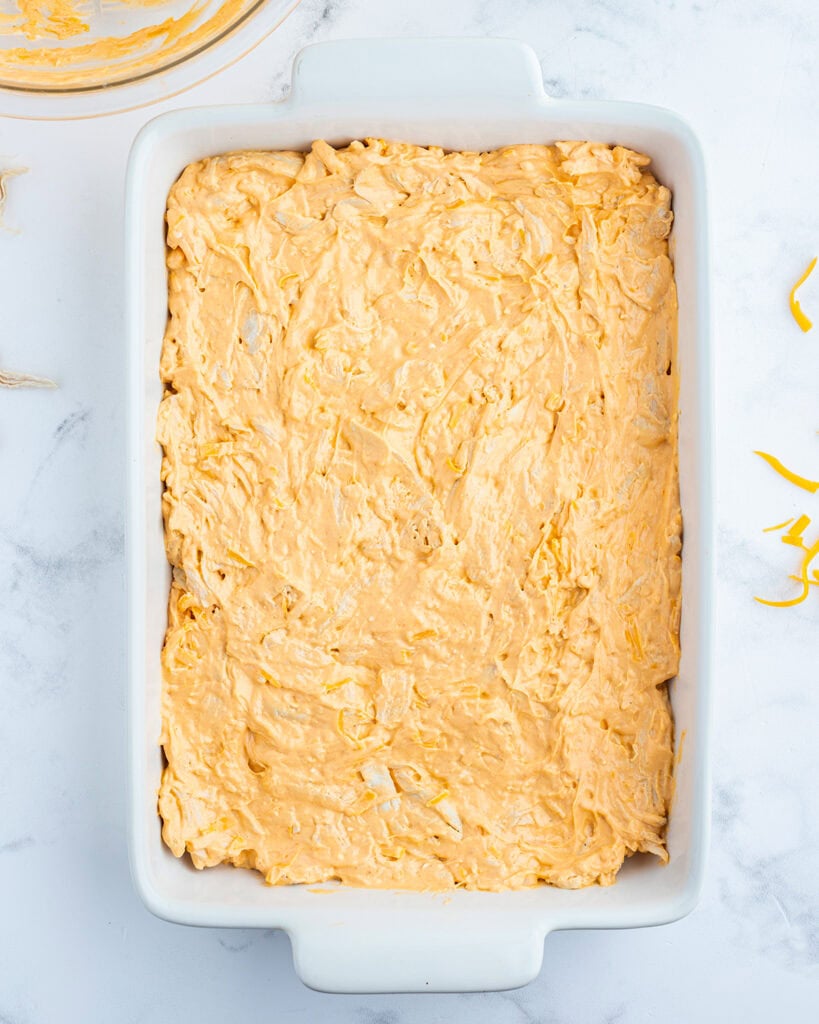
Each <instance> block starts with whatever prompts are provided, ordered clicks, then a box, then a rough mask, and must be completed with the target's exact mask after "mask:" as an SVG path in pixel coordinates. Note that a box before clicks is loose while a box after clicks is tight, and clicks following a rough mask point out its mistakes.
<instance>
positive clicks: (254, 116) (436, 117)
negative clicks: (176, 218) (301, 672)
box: [126, 39, 712, 992]
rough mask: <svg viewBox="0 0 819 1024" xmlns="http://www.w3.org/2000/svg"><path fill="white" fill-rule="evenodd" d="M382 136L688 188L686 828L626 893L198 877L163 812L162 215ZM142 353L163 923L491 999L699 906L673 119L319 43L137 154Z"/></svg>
mask: <svg viewBox="0 0 819 1024" xmlns="http://www.w3.org/2000/svg"><path fill="white" fill-rule="evenodd" d="M368 135H370V136H384V137H387V138H394V139H400V140H405V141H409V142H415V143H422V144H436V145H440V146H444V147H447V148H454V149H491V148H494V147H497V146H504V145H508V144H511V143H520V142H551V141H554V140H556V139H594V140H599V141H604V142H617V143H621V144H623V145H626V146H630V147H633V148H635V149H637V150H642V151H644V152H646V153H648V154H650V155H651V157H652V158H653V161H654V169H655V171H656V174H657V175H658V177H659V178H660V179H661V180H662V181H663V182H665V183H666V184H668V185H669V186H670V187H671V188H672V189H673V192H674V210H675V227H674V234H673V246H674V254H675V262H676V273H677V284H678V288H679V300H680V318H679V365H680V373H681V392H680V406H681V422H680V471H681V489H682V505H683V515H684V520H685V543H684V555H683V557H684V573H683V621H682V651H683V654H682V664H681V667H680V673H679V677H678V678H677V680H676V681H675V682H674V683H673V685H672V688H671V693H672V701H673V706H674V713H675V719H676V728H677V739H678V743H679V737H680V734H681V733H683V732H684V733H685V734H686V735H685V744H684V752H683V755H682V760H681V763H680V765H679V769H678V773H677V789H676V797H675V802H674V807H673V814H672V820H671V827H670V832H669V850H670V863H669V864H668V865H667V866H665V867H663V866H661V865H659V864H658V863H657V862H656V861H655V860H653V859H649V858H633V859H632V860H631V861H630V862H628V863H627V864H626V865H625V867H624V868H623V870H622V872H621V874H620V876H619V879H618V881H617V884H616V885H615V886H613V887H610V888H605V889H603V888H591V889H585V890H581V891H578V892H568V891H561V890H558V889H551V888H546V887H543V888H538V889H535V890H530V891H525V892H514V893H505V894H485V893H468V892H460V891H459V892H453V893H451V894H448V895H440V894H438V895H434V894H422V893H402V892H378V891H371V890H361V889H358V890H357V889H344V888H338V889H337V890H336V891H333V892H331V893H330V894H326V891H327V888H328V887H326V886H323V887H321V888H322V890H323V892H321V893H317V892H315V891H311V888H312V889H315V888H316V887H302V886H292V887H278V888H270V887H266V886H264V885H263V884H262V882H261V880H260V877H259V876H258V875H257V874H255V873H253V872H250V871H237V870H235V869H232V868H227V867H224V868H215V869H210V870H207V871H203V872H197V871H195V870H194V869H193V868H192V867H191V866H190V865H189V864H188V863H187V862H186V861H184V860H181V861H180V860H176V859H175V858H174V857H173V856H172V855H171V854H170V853H169V851H168V850H167V849H166V848H165V847H164V846H163V844H162V842H161V839H160V823H159V819H158V817H157V810H156V792H157V787H158V785H159V778H160V771H161V766H162V758H161V754H160V750H159V747H158V745H157V740H158V736H159V730H160V687H161V679H160V662H159V655H160V649H161V646H162V639H163V633H164V630H165V625H166V599H167V593H168V584H169V571H168V566H167V563H166V559H165V552H164V547H163V536H162V519H161V513H160V481H159V469H160V450H159V447H158V445H157V444H156V442H155V440H154V435H155V421H156V411H157V405H158V403H159V400H160V397H161V394H162V388H161V385H160V382H159V376H158V364H159V354H160V346H161V343H162V335H163V331H164V328H165V322H166V316H167V301H166V273H165V238H164V219H163V218H164V211H165V202H166V197H167V194H168V189H169V188H170V186H171V184H172V183H173V181H174V180H175V179H176V177H177V176H178V175H179V173H180V172H181V171H182V169H183V168H184V167H185V165H186V164H188V163H189V162H191V161H193V160H198V159H200V158H201V157H205V156H209V155H213V154H217V153H222V152H225V151H228V150H235V149H246V148H249V149H300V148H305V147H307V146H308V145H309V143H310V142H311V141H312V140H313V139H315V138H325V139H327V140H329V141H330V142H331V143H334V144H338V143H344V142H347V141H349V140H350V139H352V138H361V137H363V136H368ZM126 216H127V245H128V253H127V273H128V285H127V288H128V331H129V336H128V343H129V350H130V370H129V372H130V412H129V423H130V446H129V470H130V516H129V526H128V551H129V587H130V729H131V736H130V739H131V780H130V784H131V843H130V849H131V861H132V870H133V875H134V880H135V883H136V886H137V888H138V890H139V892H140V894H141V896H142V898H143V900H144V901H145V903H146V905H147V906H148V907H149V908H150V909H151V910H152V911H153V912H154V913H155V914H158V915H159V916H160V917H163V918H166V919H168V920H171V921H179V922H184V923H186V924H197V925H218V926H221V927H224V926H237V927H238V926H242V927H265V928H284V929H285V930H286V931H287V932H288V933H289V935H290V937H291V940H292V944H293V952H294V959H295V966H296V970H297V972H298V974H299V976H300V977H301V978H302V979H303V980H304V981H305V982H306V983H307V984H308V985H311V986H314V987H316V988H320V989H326V990H330V991H339V992H356V991H415V990H433V991H434V990H438V991H441V990H445V991H453V990H480V989H500V988H509V987H513V986H517V985H523V984H524V983H526V982H527V981H529V980H531V979H532V978H534V977H535V975H536V974H537V973H538V971H539V969H540V965H541V960H542V956H543V940H544V937H545V936H546V935H547V934H548V933H549V932H550V931H552V930H554V929H558V928H625V927H634V926H639V925H655V924H662V923H664V922H668V921H673V920H675V919H677V918H680V917H682V916H683V915H684V914H686V913H688V912H689V911H690V910H691V908H692V907H693V906H694V903H695V901H696V899H697V895H698V892H699V889H700V884H701V879H702V874H703V862H704V858H705V853H706V847H707V842H708V840H707V834H708V818H709V811H708V719H709V710H708V709H709V687H710V674H711V606H712V572H711V554H712V518H711V504H712V481H711V466H712V458H711V439H710V435H711V383H710V382H711V357H710V353H709V315H708V245H707V223H706V209H705V180H704V171H703V161H702V156H701V152H700V148H699V145H698V144H697V141H696V139H695V138H694V136H693V135H692V133H691V131H690V130H689V128H688V127H687V126H686V125H685V124H684V123H683V122H682V121H681V120H680V119H679V118H678V117H676V116H675V115H673V114H670V113H668V112H667V111H664V110H660V109H657V108H654V107H648V106H641V105H636V104H630V103H596V102H583V103H575V102H566V101H563V100H553V99H550V98H549V97H547V96H546V95H544V92H543V84H542V75H541V69H540V65H539V64H538V61H537V59H536V57H535V55H534V53H533V51H532V50H531V49H530V48H529V47H527V46H525V45H523V44H521V43H517V42H512V41H509V40H498V39H461V40H455V39H439V40H366V41H363V40H362V41H342V42H331V43H321V44H319V45H316V46H311V47H308V48H307V49H305V50H303V51H302V52H301V53H300V54H299V56H298V57H297V59H296V63H295V67H294V73H293V87H292V91H291V93H290V96H289V97H288V98H287V99H286V100H285V101H284V102H281V103H276V104H269V105H261V106H236V107H227V106H225V107H214V108H208V109H194V110H182V111H178V112H176V113H171V114H166V115H164V116H162V117H159V118H157V119H156V120H154V121H152V122H151V123H150V124H148V125H147V126H146V127H145V128H144V129H143V130H142V131H141V132H140V134H139V136H138V138H137V140H136V143H135V144H134V148H133V152H132V154H131V160H130V165H129V169H128V184H127V215H126Z"/></svg>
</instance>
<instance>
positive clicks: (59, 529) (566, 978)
mask: <svg viewBox="0 0 819 1024" xmlns="http://www.w3.org/2000/svg"><path fill="white" fill-rule="evenodd" d="M780 8H786V10H782V9H780ZM388 34H395V35H408V34H413V35H422V36H423V35H429V34H452V35H460V34H495V35H507V36H513V37H518V38H521V39H524V40H527V41H528V42H530V43H531V44H532V45H533V46H534V47H535V49H536V50H537V52H538V55H539V57H540V59H541V61H542V63H543V67H544V75H545V78H546V83H547V89H548V90H549V91H550V92H552V93H553V94H554V95H556V96H569V97H594V98H601V99H606V98H613V99H633V100H644V101H650V102H653V103H658V104H661V105H664V106H668V107H671V108H673V109H675V110H677V111H678V112H680V113H682V114H683V115H684V116H685V117H686V118H688V119H689V120H690V122H691V124H692V125H693V126H694V128H695V130H696V131H697V132H698V133H699V135H700V137H701V139H702V141H703V144H704V147H705V150H706V157H707V161H708V169H709V175H710V190H711V210H712V219H713V243H714V305H715V330H714V338H713V342H714V346H715V349H716V362H717V388H718V402H717V409H718V413H717V424H718V467H717V468H718V480H719V485H718V495H717V500H718V515H719V545H720V549H719V564H718V578H719V579H718V602H717V610H718V617H719V622H718V650H717V672H716V679H715V684H716V729H715V736H714V750H713V756H714V776H715V792H714V819H715V820H714V835H713V843H712V852H711V858H710V864H709V871H708V881H707V884H706V887H705V892H704V895H703V899H702V902H701V905H700V906H699V908H698V909H697V910H696V911H695V912H694V913H693V914H692V915H691V916H690V917H689V918H687V919H686V920H684V921H682V922H681V923H679V924H676V925H672V926H669V927H665V928H661V929H654V930H647V931H634V932H574V933H562V934H555V935H552V936H550V937H549V938H548V939H547V943H546V951H545V957H544V967H543V972H542V974H541V976H540V978H539V979H538V981H537V982H536V983H534V984H532V985H530V986H529V987H528V988H525V989H522V990H520V991H517V992H511V993H504V994H490V995H462V996H456V995H453V996H406V995H405V996H372V997H371V996H361V997H358V996H345V997H339V996H328V995H320V994H316V993H314V992H311V991H308V990H307V989H305V988H304V987H303V986H302V985H301V984H300V983H299V982H298V980H297V979H296V977H295V975H294V973H293V969H292V965H291V959H290V951H289V947H288V941H287V939H286V937H285V936H284V935H283V934H281V933H270V932H253V931H239V932H235V931H233V932H232V931H219V930H194V929H188V928H184V927H180V926H175V925H170V924H166V923H164V922H161V921H159V920H156V919H155V918H153V917H152V916H151V915H150V914H149V913H148V912H147V911H146V910H145V909H144V908H143V907H142V905H141V904H140V902H139V900H138V898H137V896H136V894H135V893H134V890H133V888H132V886H131V882H130V878H129V873H128V864H127V856H126V846H125V824H126V818H125V755H124V749H123V748H124V738H125V722H124V718H125V716H124V702H125V658H124V633H125V631H124V616H125V600H124V562H123V511H124V411H123V403H124V386H125V381H124V367H125V351H124V340H123V320H122V280H123V258H122V192H123V186H122V183H123V171H124V167H125V160H126V156H127V152H128V148H129V145H130V142H131V140H132V138H133V136H134V134H135V132H136V131H137V129H138V128H139V126H140V125H141V124H142V123H143V122H144V121H145V120H146V119H147V118H148V116H150V114H152V113H155V112H156V113H158V112H159V111H160V109H161V108H159V107H157V108H153V109H152V110H151V111H150V112H137V113H132V114H126V115H120V116H116V117H110V118H104V119H100V120H94V121H87V122H75V123H68V124H43V123H26V122H23V121H9V120H2V119H0V167H4V166H6V167H7V166H12V165H24V166H26V167H28V168H29V169H30V170H29V172H28V173H27V174H26V175H24V176H22V177H19V178H15V179H14V180H13V181H11V182H10V183H9V187H8V192H9V199H8V205H7V209H6V214H5V220H6V225H7V230H5V231H0V311H1V313H0V365H2V366H3V367H4V368H15V369H26V370H28V371H30V372H33V373H43V374H47V375H49V376H53V377H55V378H56V379H57V380H58V381H59V384H60V387H59V390H57V391H52V392H35V391H8V392H3V393H1V394H0V478H1V479H2V492H1V493H0V567H2V571H1V572H0V695H1V696H0V700H1V701H2V703H1V704H0V706H1V707H2V716H0V779H1V780H2V782H0V908H2V909H0V1021H2V1022H3V1024H34V1022H37V1024H40V1022H51V1021H59V1022H63V1024H64V1022H73V1021H82V1022H86V1021H96V1020H100V1021H118V1022H121V1024H126V1022H137V1021H157V1022H164V1021H168V1020H172V1019H175V1018H176V1019H180V1020H196V1021H201V1022H203V1024H205V1022H210V1021H214V1022H215V1021H224V1020H229V1021H234V1022H235V1021H239V1020H249V1019H252V1020H265V1019H270V1020H273V1021H307V1022H312V1021H320V1020H327V1021H339V1022H343V1024H354V1022H357V1024H415V1022H420V1021H444V1020H450V1019H453V1020H464V1021H469V1022H470V1024H483V1022H486V1024H488V1022H492V1024H497V1022H510V1024H512V1022H524V1021H529V1022H538V1024H546V1022H574V1021H578V1022H586V1021H603V1020H606V1021H628V1022H642V1021H662V1022H663V1024H676V1022H691V1021H697V1022H709V1021H722V1020H725V1019H727V1020H743V1021H745V1022H757V1021H759V1022H763V1021H765V1022H767V1021H769V1020H771V1019H779V1020H784V1019H787V1020H788V1021H791V1022H794V1024H801V1022H807V1021H813V1020H815V1019H816V1015H817V1012H819V1011H817V1007H819V884H817V881H816V879H817V877H819V870H818V869H819V823H818V821H819V818H818V817H817V813H816V808H817V805H816V796H815V780H816V778H817V777H819V744H817V742H816V738H815V737H816V732H817V726H818V725H819V667H818V666H819V658H818V657H817V655H818V654H819V651H817V629H816V627H817V623H819V593H812V594H811V599H810V600H809V601H807V602H806V603H804V604H803V605H801V606H800V607H798V608H795V609H791V610H788V611H779V610H775V609H766V608H762V607H761V606H759V605H755V604H754V603H753V601H752V595H753V594H754V593H765V594H775V593H776V592H777V590H778V589H779V590H780V592H781V591H782V588H783V587H785V586H786V581H785V578H784V576H785V574H786V573H787V572H788V571H793V568H794V561H793V556H792V549H791V554H789V549H787V548H783V547H782V545H780V544H779V543H778V541H777V540H776V537H775V536H774V535H771V534H768V535H763V534H762V533H761V532H760V530H761V528H762V527H764V526H767V525H768V524H770V523H775V522H777V521H779V520H782V519H785V518H787V517H788V516H791V515H795V514H798V513H801V512H805V513H807V514H808V515H810V516H816V517H819V495H813V496H812V495H810V494H807V493H805V492H800V491H798V490H796V489H794V488H791V487H789V486H788V485H787V484H786V483H785V482H784V481H780V480H779V479H778V478H777V477H775V476H774V474H773V473H772V471H770V470H768V469H767V467H765V465H764V464H763V463H762V462H761V460H758V459H757V458H756V457H755V456H754V455H753V454H752V449H754V448H765V449H767V450H769V451H774V452H777V453H779V454H780V455H781V457H782V458H783V459H787V460H788V461H789V462H790V463H792V464H793V465H794V468H797V469H800V470H801V471H802V472H804V473H806V474H808V475H810V474H811V473H812V474H813V475H814V476H819V437H817V430H818V429H819V406H818V405H817V394H818V393H819V388H817V384H818V383H819V326H817V329H816V330H815V331H813V332H812V333H810V334H804V335H803V334H802V333H800V331H799V330H798V329H797V328H796V326H795V324H794V323H793V321H792V320H791V318H790V316H789V313H788V309H787V292H788V289H789V288H790V285H791V284H792V282H793V281H794V280H795V279H796V277H797V276H798V275H799V274H800V273H801V271H802V270H803V269H804V266H805V265H806V264H807V261H808V259H809V258H810V257H811V256H812V255H814V254H815V253H816V252H817V250H819V199H818V198H817V190H816V180H817V167H819V124H818V123H817V95H819V66H818V65H817V62H816V55H817V53H819V8H817V6H816V5H815V4H814V3H813V2H812V0H790V2H789V3H787V4H783V5H777V4H774V3H772V2H771V0H746V2H744V3H741V2H739V0H725V2H719V0H702V2H700V3H697V4H688V3H684V2H682V3H681V2H677V3H673V2H671V0H655V2H653V3H652V2H648V0H622V2H620V3H616V4H615V3H612V2H607V0H541V2H538V0H508V2H495V3H492V2H487V0H411V2H407V0H328V2H324V0H304V3H303V5H302V7H301V8H300V9H299V10H298V11H297V12H296V13H295V14H294V15H293V16H291V18H290V19H289V20H288V21H287V22H286V23H285V24H284V26H283V27H282V28H281V29H280V30H279V31H278V32H277V33H276V34H275V35H274V36H272V37H271V38H270V39H268V40H267V41H266V42H265V43H263V44H262V45H261V46H260V47H259V48H258V49H257V50H256V51H255V52H254V53H253V54H251V55H250V56H249V57H247V58H245V59H244V60H243V61H242V62H240V63H239V64H238V65H236V66H234V67H233V68H232V69H230V70H229V71H227V72H224V73H223V74H221V75H219V76H217V77H216V78H214V79H212V80H211V81H210V82H208V83H206V84H204V85H203V86H201V87H199V88H198V89H195V90H193V91H192V92H190V93H188V94H186V95H185V96H183V97H181V98H179V99H178V100H176V101H171V103H170V104H169V106H170V105H183V104H184V105H191V104H198V103H210V102H222V101H230V102H242V101H255V100H262V99H264V98H269V97H277V96H279V95H280V94H281V92H282V91H283V90H284V89H285V87H286V83H287V81H288V77H289V67H290V62H291V59H292V57H293V54H294V53H295V52H296V51H297V50H298V49H299V48H300V47H301V46H302V45H304V44H305V43H307V42H310V41H314V40H317V39H324V38H332V37H341V36H352V35H365V36H374V35H388ZM0 109H2V99H0ZM817 278H819V275H817ZM803 304H804V306H805V309H806V310H809V309H810V308H812V310H813V311H814V314H815V319H816V320H817V321H819V280H817V281H814V282H812V283H811V286H810V287H809V288H806V289H805V292H804V302H803ZM817 522H819V518H818V519H817Z"/></svg>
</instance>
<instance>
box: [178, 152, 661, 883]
mask: <svg viewBox="0 0 819 1024" xmlns="http://www.w3.org/2000/svg"><path fill="white" fill-rule="evenodd" d="M647 164H648V159H647V158H646V157H644V156H641V155H638V154H636V153H634V152H631V151H629V150H627V149H623V148H619V147H617V148H610V147H607V146H604V145H592V144H589V143H585V142H566V143H559V144H557V145H555V146H549V147H546V146H539V145H521V146H512V147H510V148H507V149H503V150H500V151H497V152H492V153H484V154H477V153H445V152H444V151H442V150H440V149H435V148H430V149H424V148H420V147H417V146H412V145H404V144H399V143H387V142H383V141H379V140H367V141H366V142H354V143H352V144H351V145H350V146H349V147H348V148H347V149H343V150H335V149H333V148H331V147H330V146H329V145H327V144H326V143H324V142H320V141H319V142H316V143H315V144H314V145H313V148H312V151H311V152H310V153H309V154H306V155H305V154H299V153H260V152H259V153H252V152H246V153H233V154H229V155H226V156H221V157H218V158H214V159H209V160H204V161H202V162H200V163H196V164H193V165H191V166H190V167H188V168H187V169H186V170H185V171H184V173H183V174H182V176H181V178H180V179H179V181H178V182H177V184H176V185H175V186H174V188H173V190H172V192H171V195H170V198H169V202H168V214H167V221H168V245H169V254H168V266H169V271H170V314H171V316H170V321H169V325H168V329H167V335H166V338H165V346H164V351H163V356H162V367H161V371H162V378H163V380H164V381H165V383H166V386H167V390H166V394H165V397H164V400H163V402H162V405H161V410H160V417H159V433H158V436H159V440H160V442H161V443H162V445H163V446H164V451H165V459H164V463H163V478H164V481H165V484H166V491H165V498H164V514H165V521H166V537H167V550H168V557H169V559H170V561H171V563H172V565H173V567H174V571H173V584H172V587H171V593H170V611H169V615H170V624H169V628H168V633H167V638H166V643H165V648H164V652H163V665H164V702H163V730H162V737H161V742H162V745H163V746H164V749H165V753H166V756H167V762H168V763H167V767H166V769H165V771H164V775H163V778H162V786H161V791H160V795H159V809H160V812H161V815H162V818H163V822H164V825H163V836H164V839H165V842H166V843H167V844H168V846H169V847H170V848H171V850H172V851H173V852H174V853H175V854H176V855H178V856H179V855H182V854H183V853H184V852H185V851H188V852H189V854H190V856H191V858H192V860H193V863H194V864H195V865H196V866H197V867H205V866H208V865H214V864H218V863H220V862H223V861H227V862H230V863H232V864H235V865H239V866H245V867H252V868H256V869H258V870H259V871H260V872H262V873H263V875H264V877H265V879H266V880H267V881H268V882H270V883H277V882H318V881H320V880H325V879H331V878H337V879H341V880H342V881H344V882H346V883H350V884H355V885H365V886H378V887H383V886H396V887H403V888H412V889H416V888H448V887H453V886H463V887H467V888H475V889H506V888H513V887H523V886H531V885H534V884H536V883H537V882H539V881H545V882H548V883H551V884H554V885H559V886H566V887H572V888H574V887H579V886H583V885H588V884H591V883H594V882H599V883H601V884H609V883H611V882H613V881H614V878H615V874H616V872H617V870H618V868H619V867H620V865H621V864H622V862H623V859H624V858H625V857H626V856H628V855H629V854H631V853H633V852H635V851H650V852H652V853H655V854H657V856H659V857H660V858H662V859H665V858H666V851H665V842H664V836H665V827H666V820H667V813H668V805H669V798H670V793H671V784H672V745H673V738H672V719H671V713H670V708H669V702H668V696H667V692H666V686H665V685H664V684H665V682H666V681H667V680H668V679H669V678H670V677H672V676H673V675H674V674H675V671H676V668H677V661H678V650H679V649H678V619H679V605H680V529H681V522H680V511H679V501H678V486H677V458H676V418H677V413H676V391H677V380H676V368H675V364H674V359H675V337H676V294H675V288H674V280H673V270H672V265H671V262H670V260H669V256H668V245H667V236H668V232H669V230H670V226H671V212H670V199H671V197H670V193H669V191H668V189H666V188H665V187H663V186H661V185H659V184H658V183H657V182H656V181H655V179H654V178H653V177H652V176H651V174H650V173H648V171H647V170H646V167H647Z"/></svg>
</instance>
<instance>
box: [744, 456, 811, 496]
mask: <svg viewBox="0 0 819 1024" xmlns="http://www.w3.org/2000/svg"><path fill="white" fill-rule="evenodd" d="M754 455H758V456H759V457H760V458H761V459H764V460H765V461H766V462H767V463H768V465H769V466H770V467H771V468H772V469H775V470H776V472H777V473H779V475H780V476H783V477H784V478H785V479H786V480H788V481H789V482H790V483H792V484H795V485H796V486H797V487H801V488H802V490H803V491H810V493H811V494H816V492H817V491H819V480H808V479H807V478H806V477H804V476H799V475H798V474H797V473H794V472H792V471H791V470H790V469H788V468H787V467H786V466H783V465H782V463H781V462H780V461H779V459H777V458H776V457H775V456H773V455H769V454H768V453H767V452H759V451H755V452H754Z"/></svg>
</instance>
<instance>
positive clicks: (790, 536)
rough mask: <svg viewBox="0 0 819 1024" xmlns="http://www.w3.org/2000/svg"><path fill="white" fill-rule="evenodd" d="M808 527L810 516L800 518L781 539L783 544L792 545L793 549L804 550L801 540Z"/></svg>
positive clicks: (803, 543)
mask: <svg viewBox="0 0 819 1024" xmlns="http://www.w3.org/2000/svg"><path fill="white" fill-rule="evenodd" d="M809 526H810V516H800V517H799V518H798V519H797V520H796V522H795V523H794V524H793V526H792V527H791V528H790V529H789V530H788V532H787V533H786V534H785V535H784V536H783V537H782V538H781V540H782V543H783V544H792V545H793V546H794V547H795V548H804V547H805V542H804V540H803V539H802V538H803V535H804V533H805V530H807V528H808V527H809Z"/></svg>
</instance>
